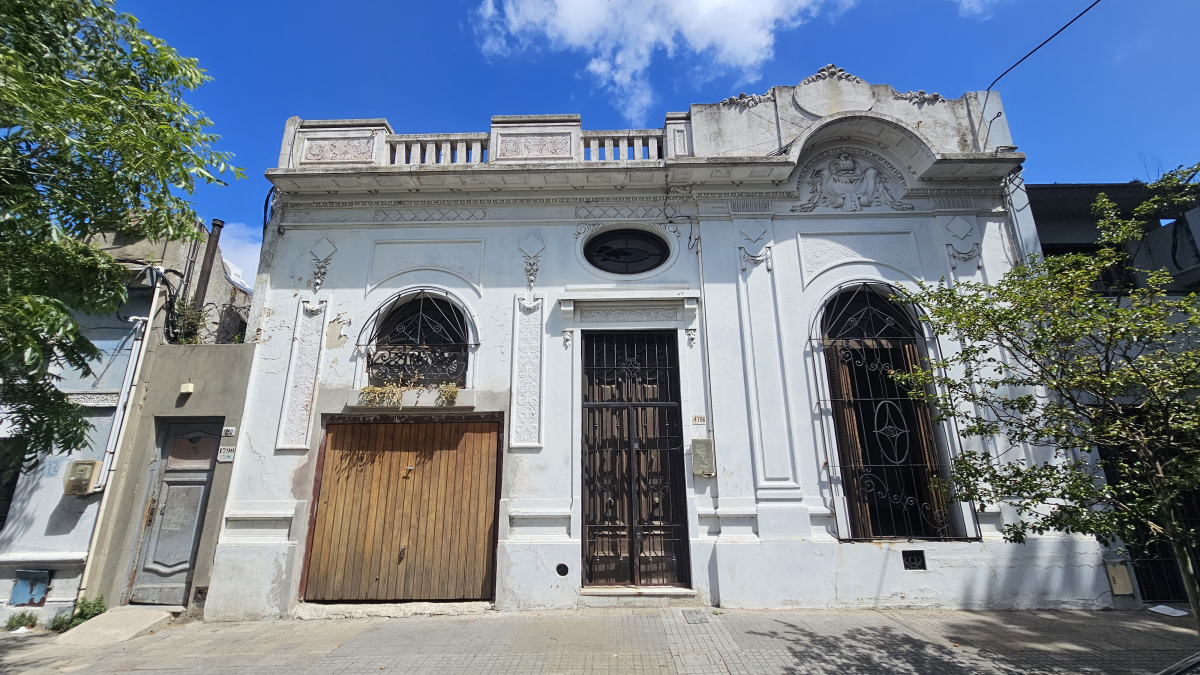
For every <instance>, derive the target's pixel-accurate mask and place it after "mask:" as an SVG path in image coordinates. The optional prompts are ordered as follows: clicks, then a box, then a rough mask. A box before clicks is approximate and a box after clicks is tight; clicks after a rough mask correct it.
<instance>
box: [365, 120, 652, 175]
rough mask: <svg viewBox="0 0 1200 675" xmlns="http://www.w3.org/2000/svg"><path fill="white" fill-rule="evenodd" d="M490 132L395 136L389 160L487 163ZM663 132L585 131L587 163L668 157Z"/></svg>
mask: <svg viewBox="0 0 1200 675" xmlns="http://www.w3.org/2000/svg"><path fill="white" fill-rule="evenodd" d="M489 137H490V135H489V134H487V133H469V134H393V135H390V136H388V137H387V142H388V147H389V154H388V161H389V163H391V164H392V165H395V166H415V165H425V164H442V165H445V164H484V163H487V161H488V139H489ZM663 138H664V135H663V130H662V129H617V130H611V131H584V132H582V143H583V160H584V161H585V162H639V161H642V162H652V161H657V160H659V159H662V158H664V157H665V156H666V153H665V152H664V147H663Z"/></svg>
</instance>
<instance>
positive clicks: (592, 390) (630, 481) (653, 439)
mask: <svg viewBox="0 0 1200 675" xmlns="http://www.w3.org/2000/svg"><path fill="white" fill-rule="evenodd" d="M676 339H677V338H676V336H675V334H674V333H672V332H669V331H667V332H652V333H632V332H596V333H584V336H583V454H584V457H583V486H584V507H583V513H584V537H585V540H586V547H585V549H584V561H583V562H584V582H585V583H587V584H590V585H617V584H632V585H687V584H688V583H689V575H688V550H687V544H688V538H687V526H686V522H687V521H686V514H687V511H686V508H685V502H684V497H685V495H684V489H685V486H686V482H685V480H684V475H683V470H684V466H683V426H682V422H681V418H680V408H679V400H680V398H679V359H678V356H677V354H676Z"/></svg>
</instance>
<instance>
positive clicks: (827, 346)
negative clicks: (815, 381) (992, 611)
mask: <svg viewBox="0 0 1200 675" xmlns="http://www.w3.org/2000/svg"><path fill="white" fill-rule="evenodd" d="M914 315H915V312H913V311H912V308H911V307H908V306H905V305H903V304H900V303H898V302H896V301H895V299H894V295H893V293H892V291H891V290H890V289H888V288H886V287H883V286H877V285H872V284H860V285H857V286H854V287H852V288H848V289H846V290H844V291H842V292H840V293H838V294H837V295H835V296H834V297H833V298H832V299H831V300H830V301H829V302H828V304H827V305H826V307H825V313H824V317H823V319H822V322H821V338H822V339H821V343H822V347H823V349H824V353H825V363H826V366H827V368H828V371H829V393H830V405H831V407H832V410H833V419H834V425H835V426H836V431H837V447H838V457H839V460H840V463H841V473H842V487H843V491H844V493H845V496H846V502H847V506H848V515H849V521H850V535H851V536H850V538H852V539H881V538H902V539H910V538H919V539H951V538H961V537H963V536H964V535H963V531H964V529H965V528H964V527H963V520H962V514H961V509H960V508H958V505H957V504H954V503H952V502H950V501H949V500H948V499H947V498H946V496H945V495H944V494H943V493H942V492H941V491H940V490H938V489H937V488H936V486H935V482H936V480H937V478H938V477H939V476H943V475H944V473H945V468H946V463H945V462H943V461H941V458H940V453H939V451H938V444H937V442H936V441H935V437H934V427H933V421H932V417H931V415H930V411H929V409H928V407H927V406H926V405H924V404H922V403H919V402H917V401H914V400H913V399H912V398H911V397H910V396H909V395H908V392H907V391H906V389H905V388H904V387H903V386H901V385H900V384H899V383H898V382H897V381H896V380H894V379H893V378H892V377H891V372H892V371H893V370H899V371H902V372H904V371H908V370H909V369H911V368H914V367H920V364H921V354H922V353H923V352H925V349H926V345H925V338H924V335H923V333H922V331H921V329H920V326H919V325H918V323H917V321H916V320H915V318H914Z"/></svg>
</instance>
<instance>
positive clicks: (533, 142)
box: [496, 134, 571, 159]
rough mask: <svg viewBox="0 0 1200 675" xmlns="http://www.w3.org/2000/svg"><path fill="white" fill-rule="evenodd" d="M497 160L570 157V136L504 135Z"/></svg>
mask: <svg viewBox="0 0 1200 675" xmlns="http://www.w3.org/2000/svg"><path fill="white" fill-rule="evenodd" d="M496 156H497V158H500V159H504V158H510V157H566V158H569V157H570V156H571V135H570V134H511V135H510V134H505V135H502V136H500V149H499V152H498V153H497V154H496Z"/></svg>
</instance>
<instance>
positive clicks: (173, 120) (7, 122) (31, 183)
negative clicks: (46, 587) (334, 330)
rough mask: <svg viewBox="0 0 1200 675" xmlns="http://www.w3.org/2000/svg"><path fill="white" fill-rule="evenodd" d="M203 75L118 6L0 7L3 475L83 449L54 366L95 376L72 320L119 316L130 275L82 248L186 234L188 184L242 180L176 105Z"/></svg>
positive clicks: (205, 129) (53, 2)
mask: <svg viewBox="0 0 1200 675" xmlns="http://www.w3.org/2000/svg"><path fill="white" fill-rule="evenodd" d="M208 79H209V78H208V76H206V75H205V74H204V71H203V70H201V69H200V68H199V67H198V66H197V64H196V61H195V59H188V58H183V57H181V56H180V55H179V54H178V53H177V52H176V51H175V50H174V49H172V48H170V47H169V46H168V45H167V44H166V43H164V42H163V41H162V40H160V39H158V38H156V37H154V36H152V35H150V34H149V33H147V32H145V31H144V30H142V29H140V28H139V27H138V24H137V20H136V19H134V18H133V17H132V16H129V15H127V14H120V13H118V12H117V11H116V9H115V8H114V5H113V2H112V1H111V0H0V422H2V423H3V424H5V425H10V426H11V431H10V436H11V437H10V438H8V439H6V441H5V443H4V446H3V452H2V453H0V463H2V465H0V469H7V470H12V469H14V468H16V467H20V466H21V465H25V466H31V465H34V464H36V462H37V459H38V457H40V456H41V455H43V454H44V453H47V452H51V451H55V450H58V451H71V450H75V449H79V448H81V447H83V446H84V445H85V442H86V439H85V434H86V432H87V429H88V423H87V422H86V421H85V420H84V418H83V412H84V409H83V408H82V407H80V406H78V405H75V404H73V403H71V402H70V401H69V400H67V398H66V397H65V396H64V395H63V394H62V393H61V392H59V391H58V390H57V389H56V388H55V386H54V384H55V382H56V381H57V379H58V377H57V376H56V375H55V372H56V371H58V370H60V369H64V368H74V369H77V370H80V371H82V372H84V373H85V374H86V375H90V374H91V369H90V368H89V362H92V361H94V360H95V359H96V358H98V357H99V356H100V354H99V351H98V350H97V349H96V347H95V345H93V344H92V343H91V342H90V341H88V339H87V338H86V337H85V336H84V335H83V333H82V330H81V329H80V326H79V324H78V323H77V322H76V321H75V319H74V318H73V313H88V314H105V313H110V312H113V311H115V310H116V309H117V308H118V307H119V306H120V305H121V304H122V303H123V302H124V301H125V299H126V293H125V281H126V280H127V278H128V272H127V270H126V268H125V267H123V266H122V265H120V264H119V263H117V262H116V261H115V260H114V259H113V258H112V257H111V256H109V255H107V254H106V253H104V252H102V251H100V250H99V249H98V248H96V247H95V246H92V245H89V244H86V243H84V239H85V238H86V237H88V236H89V235H94V234H97V233H114V232H119V233H122V234H127V235H132V236H135V237H149V238H151V239H159V238H179V237H190V236H194V234H195V232H196V230H195V228H194V226H193V225H192V223H194V222H195V219H196V214H195V212H194V211H193V210H192V206H191V203H190V202H189V201H188V197H189V196H190V195H191V194H192V193H193V190H194V189H195V187H196V185H197V183H198V182H205V183H218V184H223V182H222V180H221V179H220V175H221V174H222V173H225V172H231V173H232V174H233V175H235V176H237V177H241V176H242V171H241V169H238V168H236V167H233V166H230V165H229V164H228V162H229V161H230V159H231V157H232V156H231V155H229V154H228V153H225V152H220V151H217V150H216V149H214V147H213V144H214V143H215V141H216V140H217V138H218V137H217V136H216V135H214V134H212V133H211V132H210V131H209V129H210V127H211V126H212V122H211V121H210V120H209V119H208V118H207V117H205V116H204V115H203V114H202V113H201V112H199V111H197V110H195V109H194V108H192V107H191V106H189V105H188V104H187V103H186V102H184V99H183V96H184V94H185V93H186V92H188V91H192V90H194V89H196V88H197V87H199V86H200V85H201V84H203V83H204V82H205V81H206V80H208Z"/></svg>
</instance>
